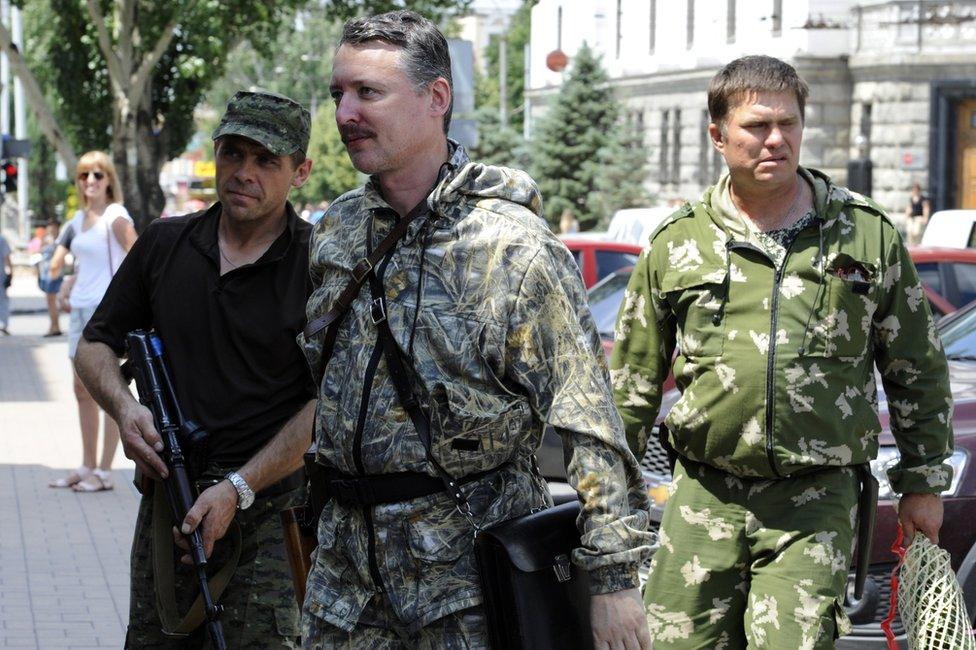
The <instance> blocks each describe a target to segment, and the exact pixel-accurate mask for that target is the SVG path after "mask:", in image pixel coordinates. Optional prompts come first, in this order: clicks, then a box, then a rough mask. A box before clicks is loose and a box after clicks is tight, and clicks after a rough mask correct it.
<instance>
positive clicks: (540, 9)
mask: <svg viewBox="0 0 976 650" xmlns="http://www.w3.org/2000/svg"><path fill="white" fill-rule="evenodd" d="M921 4H922V6H923V8H922V12H921V14H920V13H919V5H920V3H919V2H917V1H916V0H911V1H908V0H906V1H894V2H873V3H865V2H854V1H851V0H790V2H782V1H781V0H739V1H736V0H667V1H666V0H540V2H539V4H538V5H536V7H535V8H534V9H533V14H532V42H531V45H530V48H531V49H530V62H531V63H530V66H529V70H528V77H529V78H528V79H527V83H526V88H527V92H526V105H527V127H526V130H527V133H528V134H529V136H530V137H531V131H532V126H533V124H535V123H536V122H537V121H538V120H539V119H541V118H542V116H544V114H545V111H546V106H547V104H548V102H549V101H550V100H551V99H552V97H554V96H555V94H556V92H557V91H558V89H559V86H560V84H561V83H562V80H563V77H564V75H565V74H566V73H565V72H563V73H557V72H552V71H550V70H548V69H547V68H546V67H545V59H546V55H547V54H548V53H549V52H551V51H553V50H556V49H560V50H562V51H564V52H565V53H566V54H568V55H569V57H570V61H571V60H572V56H573V54H574V53H575V52H576V50H577V49H578V48H579V47H580V46H581V45H582V43H583V42H584V41H585V42H587V43H588V44H589V45H590V47H592V48H593V49H594V50H596V51H597V52H598V53H600V54H601V56H602V60H603V65H604V67H605V68H606V69H607V71H608V73H609V76H610V78H611V82H610V84H611V86H612V87H613V91H614V92H615V94H616V96H617V97H618V98H619V99H620V100H621V102H622V103H623V105H624V113H625V116H626V118H627V119H628V120H629V121H630V122H631V123H632V124H633V125H634V126H635V128H637V129H638V130H639V131H640V132H641V133H642V138H643V141H644V144H645V147H646V148H647V151H648V166H647V170H648V176H647V179H646V182H645V184H646V186H647V188H648V189H649V190H650V192H651V193H652V195H653V196H655V197H656V198H657V200H658V201H660V202H666V201H669V200H672V199H676V198H682V199H691V198H694V197H696V196H697V195H698V194H699V193H700V192H701V191H702V189H704V188H705V187H707V186H708V185H710V184H711V183H712V182H714V180H715V179H716V178H717V177H718V175H719V174H720V173H721V171H722V170H723V168H724V166H723V162H722V160H721V158H720V157H719V156H718V155H717V154H716V153H715V152H714V150H713V149H712V147H711V144H710V142H709V140H708V136H707V131H706V129H707V125H708V114H707V110H706V88H707V86H708V81H709V79H711V77H712V75H714V74H715V72H716V71H717V70H718V69H719V68H720V67H721V66H722V65H724V64H725V63H727V62H728V61H731V60H733V59H735V58H737V57H739V56H743V55H747V54H769V55H771V56H776V57H778V58H781V59H784V60H787V61H789V62H790V63H792V64H793V65H794V66H795V67H796V68H797V70H798V72H799V73H800V74H801V76H802V77H803V78H804V79H805V80H806V81H807V83H808V84H809V85H810V99H809V100H808V103H807V110H806V125H805V130H804V143H803V151H802V156H801V163H802V164H804V165H807V166H810V167H816V168H818V169H821V170H823V171H825V172H827V173H828V174H830V175H831V176H832V177H834V178H835V179H836V180H837V181H838V182H841V183H851V184H852V185H856V186H860V187H865V186H864V183H866V182H867V180H868V179H867V177H866V175H865V173H864V172H865V169H866V167H867V164H865V163H864V162H863V161H870V166H871V172H870V193H871V194H872V196H874V198H875V199H877V200H878V201H879V202H881V203H882V204H883V205H885V206H886V207H887V208H888V209H889V210H891V211H892V213H893V214H895V215H896V216H897V215H898V214H900V213H901V212H902V210H903V208H904V205H905V204H906V203H907V197H908V193H909V190H910V188H911V184H912V183H913V182H919V183H920V184H921V185H922V186H923V188H927V190H928V192H929V193H930V195H931V197H932V201H933V207H934V208H935V209H940V208H949V207H974V208H976V133H974V137H973V138H972V142H973V145H972V152H971V153H967V150H966V147H965V146H963V145H961V144H959V142H958V140H959V138H957V137H955V136H956V134H957V133H958V132H959V130H960V129H961V128H962V126H964V125H965V124H967V123H969V124H971V125H972V129H973V130H974V132H976V105H973V106H972V107H970V104H969V103H968V102H969V101H970V99H976V0H970V1H964V2H935V1H926V2H923V3H921ZM920 15H921V20H919V16H920ZM969 111H971V112H972V116H969ZM967 120H968V122H967ZM961 125H962V126H961ZM963 140H964V141H965V138H963ZM967 156H969V157H971V158H972V163H971V165H970V166H971V167H972V168H973V169H972V170H969V171H965V170H964V169H963V168H964V167H966V163H965V161H966V160H967ZM852 161H854V166H853V169H851V171H852V175H851V178H848V170H849V164H850V163H851V162H852ZM967 169H968V168H967ZM966 174H969V176H971V180H969V181H967V178H968V177H967V176H966ZM967 182H968V183H971V184H972V186H973V191H972V192H971V193H972V195H973V196H972V199H971V202H972V205H968V204H967V202H966V201H967V200H966V195H967V192H966V190H965V188H966V187H967ZM865 189H866V187H865Z"/></svg>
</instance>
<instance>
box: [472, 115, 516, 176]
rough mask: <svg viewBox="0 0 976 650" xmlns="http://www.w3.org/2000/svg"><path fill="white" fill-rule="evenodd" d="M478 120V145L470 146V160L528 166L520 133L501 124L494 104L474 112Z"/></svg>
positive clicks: (504, 165) (510, 165)
mask: <svg viewBox="0 0 976 650" xmlns="http://www.w3.org/2000/svg"><path fill="white" fill-rule="evenodd" d="M475 120H477V122H478V145H477V146H476V147H472V148H471V151H470V152H469V153H470V154H471V158H472V160H477V161H478V162H481V163H486V164H489V165H501V166H503V167H515V168H518V169H524V168H526V167H528V163H529V160H528V152H527V150H526V147H525V141H524V140H523V139H522V135H521V134H520V133H518V132H517V131H516V130H515V129H513V128H512V127H511V125H506V126H502V122H501V118H500V117H499V115H498V108H497V107H495V106H484V107H482V108H479V109H478V110H477V111H476V112H475Z"/></svg>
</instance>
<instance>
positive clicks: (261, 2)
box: [0, 0, 470, 229]
mask: <svg viewBox="0 0 976 650" xmlns="http://www.w3.org/2000/svg"><path fill="white" fill-rule="evenodd" d="M18 2H19V3H20V4H21V5H23V6H25V7H28V8H29V11H28V12H27V13H26V14H25V39H26V40H27V41H28V43H29V46H28V48H26V49H27V51H28V52H29V53H30V59H29V61H28V66H29V69H28V70H25V71H23V72H24V74H27V75H32V76H33V77H36V78H37V79H38V80H39V81H40V83H41V86H42V88H43V89H44V90H45V91H46V92H45V93H44V94H45V95H46V97H47V99H48V102H47V104H48V105H52V109H53V110H52V113H53V115H54V117H53V120H44V119H41V122H42V123H43V125H42V126H45V127H47V128H46V130H45V133H46V134H48V137H49V138H51V139H54V140H55V141H56V142H52V144H56V146H57V147H58V150H59V151H60V152H62V157H63V158H65V159H66V162H67V163H68V165H69V166H70V165H73V164H74V160H71V159H70V158H73V157H74V149H78V150H86V149H92V148H101V149H111V152H112V155H113V158H114V159H115V162H116V167H117V168H118V170H119V175H120V177H121V180H122V185H123V188H124V193H125V197H126V204H127V207H128V208H129V211H130V212H131V213H132V214H133V216H134V218H135V219H136V223H137V226H139V228H140V229H141V228H143V227H145V225H146V224H147V223H148V222H149V221H150V220H151V219H153V218H155V217H156V216H157V215H158V214H159V213H160V211H161V210H162V205H163V202H164V197H163V195H162V191H161V189H160V187H159V182H158V179H159V170H160V168H161V166H162V164H163V162H165V161H166V160H168V159H170V158H172V157H174V156H176V155H178V154H179V153H181V152H182V151H183V149H184V148H185V147H186V145H187V143H188V142H189V140H190V138H191V136H192V135H193V133H194V130H195V125H194V120H193V114H194V110H195V108H196V107H197V106H198V104H199V103H200V101H201V99H202V98H203V97H204V95H205V94H206V93H207V91H208V89H209V88H210V87H211V85H213V84H214V83H215V82H216V81H217V79H219V78H220V77H221V76H222V75H223V73H224V71H225V69H226V67H227V63H228V56H229V55H230V53H231V52H233V51H234V49H235V47H236V46H237V45H238V44H239V43H241V42H247V43H249V44H250V46H251V47H252V48H253V49H254V51H255V52H257V53H259V54H261V55H263V57H264V58H265V59H266V60H268V61H271V60H273V57H274V56H276V54H277V53H276V52H275V50H274V48H273V44H274V43H276V36H277V35H278V34H279V29H280V27H281V26H282V24H285V23H287V21H288V19H290V18H293V16H294V13H293V12H294V10H295V9H296V8H299V7H304V6H311V7H312V8H313V9H316V10H319V11H321V12H324V13H327V14H328V15H329V17H330V18H331V19H333V20H341V19H344V18H347V17H349V16H352V15H359V14H362V13H374V12H379V11H386V10H389V9H392V8H397V7H400V6H401V5H404V4H406V5H409V7H410V8H415V9H418V10H420V11H422V12H424V13H426V14H428V15H431V16H433V17H435V18H438V17H443V16H447V15H450V14H453V13H454V12H456V11H457V10H458V9H459V8H464V7H466V6H467V4H468V3H469V2H470V0H416V1H413V2H398V1H394V0H390V1H387V0H168V1H167V2H158V1H156V0H31V2H29V3H27V2H24V0H18ZM27 19H29V20H27ZM2 32H3V34H0V36H9V33H8V32H6V30H2ZM0 42H2V43H4V44H5V45H4V47H5V49H6V50H7V52H8V54H14V52H13V51H12V47H11V46H9V38H6V39H0ZM313 42H314V41H313ZM273 67H274V66H273ZM284 72H285V73H290V72H292V71H288V70H286V71H284ZM276 74H277V75H278V76H279V77H282V83H287V78H286V77H283V75H282V73H276ZM310 85H311V84H310ZM39 96H40V95H39ZM35 99H36V98H35ZM42 117H43V116H42ZM52 121H54V122H56V124H55V125H52V124H51V122H52ZM57 127H61V128H60V129H58V128H57ZM62 133H63V134H64V136H63V138H64V139H66V140H67V141H68V146H65V144H66V143H65V142H61V141H58V138H59V137H61V134H62ZM66 152H67V155H66Z"/></svg>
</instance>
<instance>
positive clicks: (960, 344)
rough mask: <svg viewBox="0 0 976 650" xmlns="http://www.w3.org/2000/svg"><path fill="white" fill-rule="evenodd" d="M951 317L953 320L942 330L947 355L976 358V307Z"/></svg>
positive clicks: (943, 345) (943, 344)
mask: <svg viewBox="0 0 976 650" xmlns="http://www.w3.org/2000/svg"><path fill="white" fill-rule="evenodd" d="M957 313H958V312H957ZM949 318H950V319H951V320H949V321H948V322H947V323H946V324H945V326H943V327H942V328H941V330H942V331H941V332H940V335H941V337H942V347H943V349H944V350H945V353H946V356H947V357H949V358H953V357H956V358H959V357H965V358H969V359H976V309H969V310H964V311H963V312H962V313H960V314H959V315H958V316H956V315H955V314H953V315H952V316H950V317H949Z"/></svg>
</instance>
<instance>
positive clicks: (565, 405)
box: [302, 11, 652, 648]
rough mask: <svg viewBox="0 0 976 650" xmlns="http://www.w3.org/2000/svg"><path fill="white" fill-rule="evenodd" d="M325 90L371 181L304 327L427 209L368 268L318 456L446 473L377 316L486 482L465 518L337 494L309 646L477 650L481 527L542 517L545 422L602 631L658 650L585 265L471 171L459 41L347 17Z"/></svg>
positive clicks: (429, 500) (311, 606)
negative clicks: (573, 500) (394, 371)
mask: <svg viewBox="0 0 976 650" xmlns="http://www.w3.org/2000/svg"><path fill="white" fill-rule="evenodd" d="M418 62H420V63H421V64H422V65H420V66H415V64H416V63H418ZM418 68H423V70H419V71H418ZM425 70H426V74H429V76H425ZM414 75H416V76H414ZM331 91H332V96H333V98H334V100H335V103H336V120H337V124H338V126H339V129H340V133H341V135H342V138H343V141H344V142H345V144H346V147H347V150H348V152H349V155H350V158H351V159H352V162H353V164H354V165H355V166H356V167H357V169H359V170H360V171H362V172H364V173H368V174H370V175H371V176H370V180H369V182H368V183H367V184H366V185H365V187H363V188H360V189H358V190H355V191H353V192H350V193H348V194H345V195H343V196H341V197H340V198H338V199H336V201H335V202H333V204H332V205H331V206H330V208H329V210H328V212H327V213H326V214H325V216H324V217H323V219H322V220H321V222H320V223H319V224H318V226H317V228H316V231H315V233H314V236H313V243H312V245H311V258H310V269H311V273H312V279H313V282H314V284H315V286H316V287H317V288H316V289H315V291H314V293H313V294H312V297H311V298H310V300H309V303H308V309H307V315H308V318H309V320H310V321H314V320H315V319H316V318H317V317H318V316H320V315H322V314H323V313H325V312H326V311H328V310H329V309H330V307H331V306H332V305H333V304H334V303H335V301H336V298H337V297H338V295H339V294H340V293H341V292H342V290H343V289H344V287H345V286H346V285H347V284H348V283H349V281H350V278H351V277H352V269H353V268H354V267H355V266H356V265H357V263H358V262H359V261H360V260H361V259H363V258H364V257H366V256H367V254H368V252H369V251H370V250H372V249H373V248H375V247H376V245H377V244H378V242H379V241H381V240H382V239H383V238H384V237H385V236H386V235H387V234H388V233H389V232H390V230H391V229H392V228H393V226H394V224H395V223H396V222H397V221H398V220H400V219H403V218H406V217H407V216H411V215H415V214H419V215H420V216H417V217H416V218H415V219H414V220H413V221H412V222H411V223H410V226H409V228H408V230H407V232H406V234H405V236H404V237H403V239H402V240H401V241H400V243H399V244H398V246H397V247H396V248H395V249H394V250H393V251H392V253H391V254H390V255H388V256H387V257H386V261H385V262H384V263H382V264H378V265H377V268H375V269H374V271H373V272H374V273H375V274H376V276H377V278H379V280H380V281H381V282H382V284H383V287H384V290H383V303H385V304H379V305H378V304H377V300H376V299H375V297H374V295H373V294H371V293H370V286H368V283H367V286H366V287H364V288H363V289H362V291H361V293H360V295H359V298H357V299H356V300H354V301H353V303H352V306H351V308H350V310H349V312H348V313H346V314H345V316H344V318H343V320H342V321H341V324H340V326H339V329H338V333H337V336H336V341H335V345H334V348H333V351H332V354H331V358H330V360H329V362H328V364H327V365H326V367H325V370H324V373H322V374H320V375H319V376H317V377H316V381H317V383H318V385H319V399H320V401H319V405H318V409H317V413H316V419H315V438H316V441H317V443H318V452H317V460H318V462H319V463H320V464H321V465H324V466H325V467H327V468H329V472H330V473H341V474H342V475H345V476H349V477H354V478H356V477H363V476H369V477H376V476H384V477H392V476H395V475H398V474H400V473H403V472H413V473H415V474H414V475H418V474H419V475H421V476H426V477H434V476H437V475H436V474H435V473H434V469H433V467H432V465H431V463H430V462H429V461H428V458H427V452H426V450H425V447H424V445H423V444H422V442H421V438H420V436H418V434H417V431H416V430H415V428H414V425H413V423H412V422H411V419H410V418H409V417H408V414H407V413H406V412H405V410H404V408H403V405H402V404H401V403H400V401H399V400H398V398H397V393H396V391H395V387H394V384H393V383H392V381H391V379H390V375H389V372H388V368H387V365H386V360H385V358H384V356H383V349H382V346H381V345H380V343H379V342H378V326H377V323H378V321H379V320H381V319H383V318H385V319H386V320H387V322H388V324H389V327H390V330H391V331H392V335H393V337H394V339H395V343H396V346H397V348H399V352H400V354H401V355H402V357H403V358H404V359H405V361H406V362H407V365H408V366H409V367H410V368H412V375H413V379H412V384H413V390H414V393H415V394H416V396H417V397H418V398H419V399H420V401H421V402H422V404H423V407H424V408H425V410H426V411H427V413H428V414H429V416H430V421H431V437H432V444H431V454H432V456H433V457H434V458H435V459H436V461H437V462H438V463H439V464H440V465H441V466H442V467H443V468H444V469H445V470H446V471H447V472H448V473H449V474H450V475H451V476H452V477H454V478H456V479H460V480H462V481H463V480H465V478H466V477H467V478H470V477H473V476H480V478H478V479H477V480H474V481H470V482H467V483H466V484H465V485H464V487H463V491H464V493H465V496H466V498H467V501H468V504H469V505H470V508H471V516H470V517H467V516H462V514H461V513H460V512H459V511H458V510H457V509H456V508H455V502H454V501H453V500H452V499H451V497H450V496H449V495H448V494H447V493H446V492H444V491H443V490H442V489H441V488H440V486H435V488H434V490H432V491H431V493H430V494H428V495H426V496H420V497H417V498H412V499H401V500H397V501H394V502H388V503H379V504H372V505H360V504H350V503H348V502H344V501H343V499H341V498H335V499H332V500H330V501H329V502H328V503H327V504H326V506H325V508H324V510H323V512H322V514H321V517H320V519H319V524H318V548H317V550H316V552H315V554H314V563H313V567H312V570H311V574H310V577H309V581H308V596H307V598H306V600H305V612H304V617H303V636H304V640H305V644H306V646H307V647H316V648H318V647H349V648H365V647H370V648H375V647H401V645H402V644H405V645H407V646H408V647H415V646H420V647H437V648H440V647H451V648H454V647H485V646H486V645H487V643H488V641H487V636H486V634H487V628H486V623H485V617H484V612H483V608H482V607H481V602H482V596H481V590H480V586H479V578H478V575H477V569H476V565H475V558H474V553H473V539H474V535H475V526H476V525H477V526H479V527H486V526H490V525H492V524H494V523H496V522H500V521H504V520H506V519H510V518H512V517H517V516H520V515H523V514H526V513H528V512H530V511H531V510H532V509H534V508H539V507H544V506H547V505H551V498H550V496H549V493H548V490H547V487H546V485H545V482H544V481H543V480H542V479H541V477H540V476H538V475H537V474H536V473H534V472H533V470H532V460H531V458H532V455H533V453H534V452H535V451H536V450H537V449H538V447H539V445H540V443H541V439H542V434H543V431H544V428H545V426H546V425H547V424H549V425H551V426H553V427H555V429H556V431H557V432H559V433H560V434H561V435H562V437H563V440H564V448H565V450H566V459H567V465H568V474H569V477H570V481H571V482H572V483H573V485H574V486H575V487H576V488H577V489H578V490H579V492H580V494H581V498H582V501H583V515H582V516H581V518H580V524H581V530H582V532H583V538H582V547H581V548H579V549H577V550H576V551H575V553H574V557H573V561H574V562H575V563H576V564H577V565H579V566H581V567H582V568H584V569H586V570H588V571H589V573H590V578H591V580H592V589H593V592H594V594H596V595H595V596H594V600H593V626H594V635H595V636H596V638H597V639H598V640H600V641H601V642H604V641H605V642H618V643H621V644H622V643H623V642H624V640H626V642H627V643H629V644H631V645H628V646H627V647H635V648H636V647H645V648H647V647H649V639H648V637H647V625H646V619H645V617H644V615H643V608H642V607H641V604H640V597H639V594H638V592H637V590H636V587H637V585H638V577H637V567H638V564H639V563H640V562H641V560H642V557H644V556H646V553H647V551H648V550H649V549H648V544H649V540H650V539H652V537H651V535H650V533H648V532H647V524H648V519H649V516H648V509H649V506H648V503H647V500H646V495H645V494H644V490H643V482H642V479H641V474H640V470H639V468H638V465H637V462H636V460H635V459H634V457H633V456H632V454H631V453H630V451H629V450H628V448H627V444H626V439H625V436H624V432H623V427H622V423H621V421H620V418H619V415H618V414H617V412H616V409H615V407H614V404H613V399H612V395H611V392H610V388H609V376H608V373H607V369H606V364H605V361H604V360H603V359H602V357H601V351H600V350H601V347H600V343H599V338H598V335H597V333H596V329H595V326H594V323H593V321H592V318H591V317H590V315H589V311H588V310H587V308H586V303H585V294H584V290H583V286H582V283H581V280H580V277H579V272H578V269H577V268H576V266H575V263H574V261H573V258H572V256H571V254H570V253H569V252H568V251H567V250H566V248H565V247H564V246H563V245H562V244H561V243H560V242H559V240H558V239H556V238H555V237H554V236H553V234H552V233H551V231H550V230H549V228H548V226H547V225H546V222H545V221H544V220H543V219H542V218H541V197H540V195H539V192H538V189H537V188H536V185H535V183H533V182H532V180H531V179H530V178H529V177H528V176H527V175H526V174H525V173H523V172H520V171H516V170H510V169H504V168H498V167H489V166H486V165H481V164H477V163H472V162H471V161H469V160H468V158H467V155H466V154H465V152H464V149H463V148H462V147H460V146H459V145H458V144H457V143H455V142H453V141H449V140H447V137H446V131H447V125H448V123H449V118H450V105H451V86H450V59H449V55H448V52H447V44H446V41H445V39H444V37H443V35H442V34H441V33H440V32H439V31H438V30H437V29H436V27H434V26H433V25H432V24H431V23H430V22H429V21H427V20H426V19H424V18H422V17H420V16H418V15H417V14H414V13H412V12H406V11H399V12H393V13H390V14H384V15H381V16H374V17H369V18H363V19H357V20H354V21H350V22H349V23H347V25H346V26H345V29H344V32H343V37H342V40H341V42H340V47H339V49H338V51H337V53H336V57H335V61H334V65H333V75H332V82H331ZM418 211H419V212H418ZM324 338H325V337H324V336H322V335H321V334H318V335H308V336H306V337H303V338H302V343H303V345H304V348H305V351H306V355H307V357H308V360H309V363H310V365H311V367H312V368H321V365H320V361H321V355H322V349H323V340H324ZM435 483H436V481H435Z"/></svg>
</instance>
